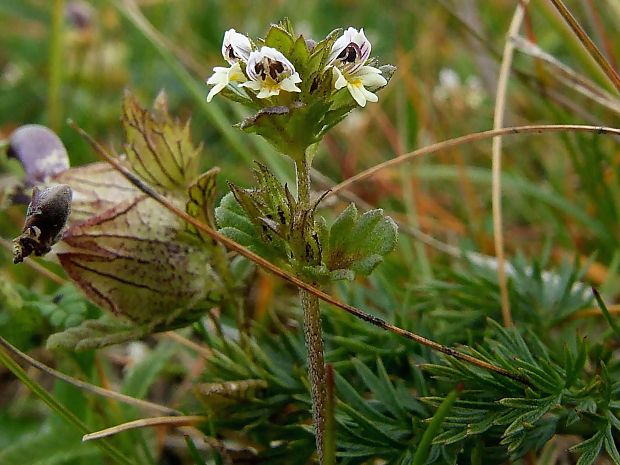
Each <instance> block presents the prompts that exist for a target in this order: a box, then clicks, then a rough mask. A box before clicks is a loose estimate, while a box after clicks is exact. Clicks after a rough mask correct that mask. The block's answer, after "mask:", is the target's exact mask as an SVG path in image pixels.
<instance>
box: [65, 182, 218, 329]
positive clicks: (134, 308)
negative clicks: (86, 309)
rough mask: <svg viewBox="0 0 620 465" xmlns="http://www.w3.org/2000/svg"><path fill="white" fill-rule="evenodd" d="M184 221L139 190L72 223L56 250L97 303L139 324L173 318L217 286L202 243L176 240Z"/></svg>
mask: <svg viewBox="0 0 620 465" xmlns="http://www.w3.org/2000/svg"><path fill="white" fill-rule="evenodd" d="M183 230H184V223H183V222H182V221H181V220H180V219H179V218H177V217H176V216H175V215H173V214H172V213H170V212H169V211H168V210H166V209H163V208H162V207H161V205H159V204H158V203H157V202H156V201H155V200H153V199H151V198H149V197H147V196H144V195H143V194H141V193H138V194H136V195H134V196H131V197H129V198H126V199H125V200H122V201H119V202H117V203H116V204H115V205H114V206H112V207H111V208H108V209H107V210H104V211H101V212H99V214H97V215H95V216H93V217H91V218H89V219H87V220H85V221H83V222H79V223H76V224H74V225H73V226H71V227H70V228H69V230H68V231H67V232H66V234H65V235H64V237H63V239H62V242H61V243H60V244H58V245H59V247H58V248H57V250H56V255H57V257H58V260H59V261H60V264H61V265H62V267H63V268H64V269H65V271H66V272H67V274H68V275H69V276H70V277H71V279H72V280H73V281H74V282H75V283H76V284H77V285H78V286H79V287H80V288H81V289H82V291H83V292H84V293H85V294H86V295H87V296H88V297H89V298H90V299H91V300H93V301H94V302H95V303H96V304H98V305H100V306H101V307H102V308H104V309H106V310H108V311H110V312H112V313H113V314H115V315H118V316H123V317H125V318H127V319H129V320H130V321H132V322H134V323H138V324H142V323H152V322H156V321H162V320H165V319H167V318H169V319H170V320H173V319H174V317H175V316H178V314H179V313H178V312H182V311H183V310H185V309H188V308H190V307H192V306H193V305H194V304H196V303H197V302H199V301H200V300H201V299H202V298H204V297H205V296H206V295H207V293H208V292H209V290H210V289H211V287H214V286H215V283H214V282H213V277H212V276H211V274H210V273H209V266H208V259H209V254H208V253H207V252H205V250H204V248H199V247H194V246H193V245H192V244H190V243H187V242H184V241H182V240H179V238H178V234H179V233H180V232H181V231H183Z"/></svg>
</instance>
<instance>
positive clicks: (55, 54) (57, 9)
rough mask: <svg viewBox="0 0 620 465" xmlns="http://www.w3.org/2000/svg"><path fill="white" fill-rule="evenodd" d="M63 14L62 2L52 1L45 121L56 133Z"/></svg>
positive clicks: (61, 62)
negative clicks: (46, 120)
mask: <svg viewBox="0 0 620 465" xmlns="http://www.w3.org/2000/svg"><path fill="white" fill-rule="evenodd" d="M64 12H65V1H64V0H53V2H52V21H51V34H50V35H51V37H50V45H49V47H50V48H49V56H50V61H49V70H48V73H49V89H48V94H47V119H48V124H49V126H50V128H52V129H53V130H54V131H56V132H57V131H58V129H59V128H60V122H61V119H62V111H61V109H62V105H61V102H60V88H61V86H62V74H63V73H62V71H63V66H64V64H63V56H62V50H63V40H62V36H63V26H64V24H63V18H64Z"/></svg>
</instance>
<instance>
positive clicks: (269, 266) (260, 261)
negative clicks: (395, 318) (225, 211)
mask: <svg viewBox="0 0 620 465" xmlns="http://www.w3.org/2000/svg"><path fill="white" fill-rule="evenodd" d="M69 125H70V126H71V127H72V128H73V129H75V130H76V131H77V132H78V133H79V134H80V135H82V137H84V138H85V139H86V140H87V141H88V142H89V143H90V145H91V146H92V147H93V149H94V150H95V151H96V152H97V153H98V154H99V155H100V156H101V157H102V158H104V159H105V160H106V161H107V162H108V163H110V164H111V165H112V166H113V167H114V168H115V169H116V170H118V171H119V172H120V173H121V174H122V175H123V176H125V177H126V178H127V179H128V180H129V182H131V183H132V184H133V185H135V186H136V187H137V188H138V189H140V190H141V191H143V192H144V193H145V194H147V195H149V196H150V197H152V198H153V199H154V200H156V201H157V202H159V203H160V204H162V205H163V206H164V207H165V208H167V209H168V210H170V211H171V212H172V213H174V214H175V215H177V216H178V217H179V218H181V219H183V220H185V221H187V222H188V223H190V224H191V225H193V226H194V227H196V228H197V229H199V230H201V231H203V232H205V233H206V234H207V235H209V236H210V237H211V238H213V239H214V240H216V241H218V242H220V243H222V244H223V245H224V246H226V247H227V248H228V249H230V250H233V251H235V252H237V253H239V254H240V255H243V256H244V257H246V258H247V259H249V260H251V261H253V262H254V263H256V264H257V265H259V266H260V267H262V268H264V269H266V270H268V271H270V272H271V273H273V274H274V275H276V276H278V277H279V278H281V279H283V280H285V281H287V282H289V283H291V284H293V285H295V286H297V287H298V288H301V289H304V290H305V291H308V292H310V293H312V294H314V295H315V296H317V297H318V298H320V299H321V300H323V301H325V302H327V303H330V304H332V305H334V306H336V307H338V308H340V309H342V310H344V311H346V312H347V313H350V314H351V315H354V316H356V317H357V318H360V319H362V320H364V321H367V322H368V323H370V324H373V325H375V326H377V327H379V328H382V329H385V330H387V331H390V332H392V333H394V334H398V335H399V336H402V337H405V338H407V339H410V340H412V341H415V342H418V343H419V344H422V345H425V346H427V347H430V348H431V349H433V350H436V351H438V352H442V353H444V354H446V355H449V356H451V357H455V358H458V359H460V360H463V361H466V362H468V363H471V364H473V365H476V366H478V367H480V368H483V369H485V370H489V371H492V372H495V373H498V374H500V375H502V376H506V377H508V378H511V379H513V380H515V381H518V382H520V383H523V384H526V385H530V382H529V380H528V379H527V378H526V377H525V376H522V375H520V374H516V373H512V372H511V371H509V370H506V369H504V368H501V367H498V366H496V365H493V364H491V363H488V362H485V361H483V360H479V359H477V358H475V357H473V356H471V355H468V354H465V353H462V352H459V351H458V350H456V349H452V348H450V347H446V346H444V345H441V344H439V343H437V342H435V341H433V340H430V339H427V338H425V337H423V336H420V335H418V334H415V333H412V332H410V331H407V330H404V329H402V328H399V327H397V326H394V325H392V324H391V323H388V322H387V321H385V320H383V319H381V318H378V317H376V316H373V315H370V314H368V313H366V312H364V311H362V310H360V309H358V308H356V307H353V306H351V305H348V304H345V303H342V302H340V301H338V300H336V299H335V298H334V297H332V296H330V295H329V294H327V293H325V292H323V291H321V290H320V289H317V288H316V287H314V286H311V285H309V284H307V283H306V282H304V281H302V280H301V279H299V278H297V277H295V276H293V275H290V274H288V273H287V272H285V271H284V270H282V269H280V268H278V267H277V266H276V265H274V264H273V263H271V262H269V261H267V260H265V259H264V258H262V257H260V256H259V255H256V254H255V253H253V252H251V251H249V250H248V249H246V248H245V247H243V246H241V245H239V244H237V243H236V242H235V241H233V240H232V239H229V238H228V237H226V236H224V235H222V234H220V233H219V232H217V231H215V230H213V229H211V228H210V227H209V226H207V225H206V224H204V223H202V222H200V221H198V220H196V219H195V218H193V217H192V216H190V215H188V214H187V213H186V212H184V211H183V210H181V209H179V208H177V207H175V206H174V205H172V204H171V203H170V202H169V201H168V199H166V197H164V196H163V195H161V194H160V193H159V192H157V191H155V190H154V189H153V188H152V187H150V186H149V185H147V184H145V183H144V182H143V181H142V180H140V179H139V178H138V177H137V176H136V175H134V174H133V173H132V172H131V171H129V170H128V169H127V168H126V167H124V166H123V165H121V164H120V162H119V160H117V159H116V158H114V157H112V156H111V155H110V154H108V153H107V152H106V151H105V149H104V148H103V147H102V146H101V145H99V143H97V141H95V140H94V139H93V138H92V137H91V136H90V135H89V134H88V133H87V132H85V131H84V130H83V129H82V128H80V127H79V126H77V125H76V124H75V123H74V122H73V121H69ZM619 132H620V131H619Z"/></svg>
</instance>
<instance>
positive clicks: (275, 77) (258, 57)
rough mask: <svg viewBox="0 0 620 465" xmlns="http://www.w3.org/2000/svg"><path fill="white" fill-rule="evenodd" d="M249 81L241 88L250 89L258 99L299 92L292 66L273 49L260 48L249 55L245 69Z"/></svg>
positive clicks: (298, 80)
mask: <svg viewBox="0 0 620 465" xmlns="http://www.w3.org/2000/svg"><path fill="white" fill-rule="evenodd" d="M246 73H247V75H248V78H249V80H248V81H246V82H244V83H243V84H241V86H242V87H247V88H249V89H252V90H254V91H256V92H258V94H257V95H256V96H257V97H258V98H269V97H271V96H273V95H279V94H280V91H281V90H284V91H286V92H301V89H300V88H299V87H297V85H296V84H298V83H300V82H301V78H300V77H299V74H298V73H297V72H296V71H295V67H294V66H293V64H292V63H291V62H290V61H289V60H288V59H287V58H286V57H285V56H284V55H282V53H280V52H279V51H278V50H276V49H275V48H271V47H262V48H261V49H260V50H258V51H253V52H252V53H250V57H249V58H248V63H247V67H246Z"/></svg>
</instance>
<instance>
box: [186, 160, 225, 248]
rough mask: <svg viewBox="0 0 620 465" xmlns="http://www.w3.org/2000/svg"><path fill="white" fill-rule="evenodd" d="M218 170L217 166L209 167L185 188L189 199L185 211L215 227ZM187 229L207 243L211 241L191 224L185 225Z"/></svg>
mask: <svg viewBox="0 0 620 465" xmlns="http://www.w3.org/2000/svg"><path fill="white" fill-rule="evenodd" d="M219 172H220V169H219V168H217V167H216V168H211V169H210V170H209V171H207V172H206V173H203V174H201V175H200V176H199V177H198V179H196V180H195V181H194V182H193V183H192V184H191V185H190V186H189V188H188V189H187V193H188V196H189V200H188V201H187V203H186V205H185V211H186V212H187V213H188V214H189V215H191V216H193V217H194V218H196V219H198V220H200V221H202V222H203V223H206V224H208V225H209V226H211V227H215V217H214V215H215V195H216V180H217V175H218V173H219ZM187 229H188V230H189V232H191V233H192V234H195V235H197V236H199V237H200V238H201V239H202V240H203V241H204V242H206V243H207V244H210V243H212V242H213V240H212V239H211V238H210V237H208V236H207V235H206V234H205V233H203V232H202V231H199V230H197V229H196V228H195V227H194V226H192V225H191V224H188V225H187Z"/></svg>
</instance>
